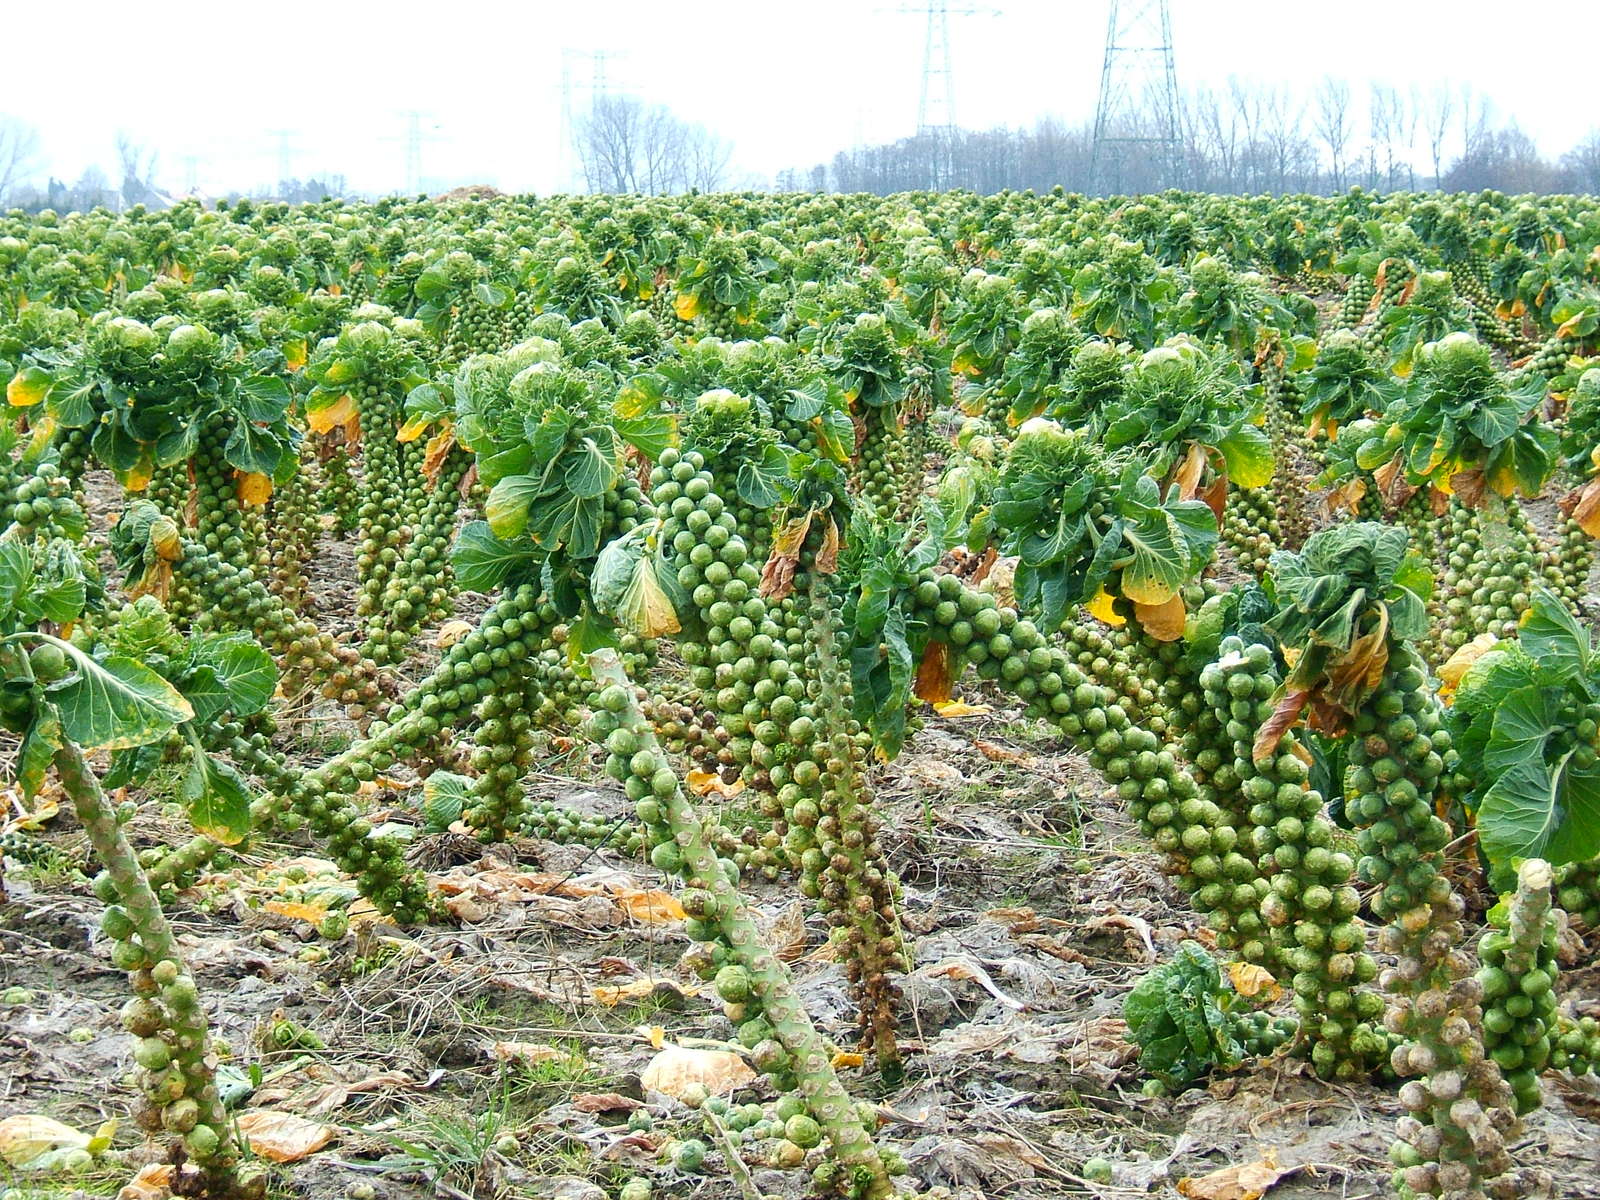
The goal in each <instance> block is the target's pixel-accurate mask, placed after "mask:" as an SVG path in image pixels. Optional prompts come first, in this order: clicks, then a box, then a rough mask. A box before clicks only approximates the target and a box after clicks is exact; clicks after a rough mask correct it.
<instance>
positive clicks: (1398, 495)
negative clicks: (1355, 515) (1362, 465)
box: [1352, 454, 1417, 511]
mask: <svg viewBox="0 0 1600 1200" xmlns="http://www.w3.org/2000/svg"><path fill="white" fill-rule="evenodd" d="M1372 481H1373V482H1374V483H1376V484H1377V485H1378V495H1379V496H1380V497H1381V498H1382V500H1383V502H1384V503H1385V504H1387V505H1388V506H1389V507H1390V508H1399V507H1400V506H1401V505H1402V504H1404V503H1405V502H1406V501H1407V500H1409V499H1411V497H1412V496H1413V495H1415V494H1416V491H1417V489H1416V488H1415V487H1414V486H1413V485H1412V484H1410V483H1407V482H1406V473H1405V466H1404V464H1403V462H1402V461H1401V456H1400V455H1398V454H1396V455H1395V456H1394V457H1393V458H1391V459H1390V460H1389V461H1388V462H1386V463H1384V464H1383V466H1381V467H1379V468H1378V469H1377V470H1376V471H1374V472H1373V473H1372ZM1352 511H1353V510H1352Z"/></svg>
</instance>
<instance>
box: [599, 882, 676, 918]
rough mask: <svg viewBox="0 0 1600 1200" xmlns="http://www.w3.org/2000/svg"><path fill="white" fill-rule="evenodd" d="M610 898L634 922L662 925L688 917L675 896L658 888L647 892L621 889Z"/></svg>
mask: <svg viewBox="0 0 1600 1200" xmlns="http://www.w3.org/2000/svg"><path fill="white" fill-rule="evenodd" d="M611 898H612V899H613V900H615V901H616V902H617V907H618V908H620V909H622V911H623V912H625V913H627V914H628V915H629V916H630V917H632V918H633V919H634V920H635V921H644V922H647V923H649V924H663V923H665V922H668V921H682V920H683V919H684V918H686V917H687V916H688V915H689V914H688V913H686V912H684V911H683V905H681V904H679V903H678V898H677V897H676V896H674V895H673V894H672V893H671V892H663V891H661V890H660V889H658V888H652V889H650V890H649V891H635V890H633V889H630V888H622V889H619V890H618V891H616V892H614V893H613V894H612V897H611Z"/></svg>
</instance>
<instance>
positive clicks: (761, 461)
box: [683, 388, 790, 509]
mask: <svg viewBox="0 0 1600 1200" xmlns="http://www.w3.org/2000/svg"><path fill="white" fill-rule="evenodd" d="M683 445H684V446H685V447H686V448H687V449H692V450H698V451H699V452H700V453H701V454H703V455H705V457H706V461H707V462H710V463H713V464H716V465H717V466H720V467H722V468H723V469H724V470H726V469H729V468H731V469H732V470H733V471H734V472H735V474H734V485H735V488H736V490H737V492H738V497H739V499H741V500H743V501H744V502H745V503H746V504H749V505H751V506H752V507H754V508H760V509H768V508H772V507H773V506H775V505H776V504H778V503H779V502H781V501H782V500H783V499H784V498H785V494H786V491H787V483H786V481H787V479H788V476H789V470H790V452H789V451H787V450H786V449H785V448H784V445H783V442H782V441H781V440H780V439H779V437H778V433H777V430H775V429H773V428H772V427H771V426H770V425H768V424H766V423H765V422H764V421H763V420H762V413H761V410H760V408H759V407H758V406H757V405H756V404H755V403H753V402H752V401H751V400H750V398H749V397H747V396H740V395H737V394H736V393H734V392H732V391H729V390H728V389H727V388H716V389H714V390H712V391H709V392H705V393H703V394H702V395H701V396H700V397H699V398H698V399H696V400H695V402H694V404H693V405H692V406H690V408H689V410H688V412H687V413H686V414H685V417H684V421H683ZM730 499H731V497H730Z"/></svg>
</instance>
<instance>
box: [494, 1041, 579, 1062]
mask: <svg viewBox="0 0 1600 1200" xmlns="http://www.w3.org/2000/svg"><path fill="white" fill-rule="evenodd" d="M485 1049H486V1050H487V1051H488V1053H489V1057H490V1058H493V1059H496V1060H498V1061H500V1062H519V1063H530V1064H531V1063H541V1062H549V1061H550V1060H552V1059H558V1058H559V1059H571V1058H572V1055H571V1054H569V1053H567V1051H565V1050H557V1049H556V1048H555V1047H554V1046H546V1045H544V1044H543V1043H542V1042H490V1043H489V1044H488V1045H487V1046H486V1047H485Z"/></svg>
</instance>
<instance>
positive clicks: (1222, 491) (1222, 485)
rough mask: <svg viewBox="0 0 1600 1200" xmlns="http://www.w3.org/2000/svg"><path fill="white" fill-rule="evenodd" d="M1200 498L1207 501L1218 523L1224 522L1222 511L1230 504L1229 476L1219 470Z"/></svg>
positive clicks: (1219, 524) (1207, 505)
mask: <svg viewBox="0 0 1600 1200" xmlns="http://www.w3.org/2000/svg"><path fill="white" fill-rule="evenodd" d="M1200 499H1202V500H1204V501H1205V502H1206V507H1208V508H1209V509H1211V513H1212V515H1213V516H1214V517H1216V518H1217V525H1218V526H1219V527H1220V526H1221V524H1222V511H1223V509H1225V508H1227V506H1228V476H1227V475H1226V474H1224V473H1221V472H1219V473H1218V475H1217V477H1216V478H1215V479H1213V480H1212V481H1211V482H1210V484H1208V485H1207V487H1206V489H1205V491H1203V492H1201V493H1200Z"/></svg>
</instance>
